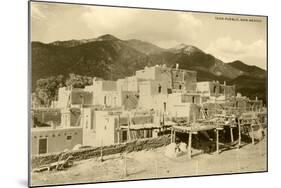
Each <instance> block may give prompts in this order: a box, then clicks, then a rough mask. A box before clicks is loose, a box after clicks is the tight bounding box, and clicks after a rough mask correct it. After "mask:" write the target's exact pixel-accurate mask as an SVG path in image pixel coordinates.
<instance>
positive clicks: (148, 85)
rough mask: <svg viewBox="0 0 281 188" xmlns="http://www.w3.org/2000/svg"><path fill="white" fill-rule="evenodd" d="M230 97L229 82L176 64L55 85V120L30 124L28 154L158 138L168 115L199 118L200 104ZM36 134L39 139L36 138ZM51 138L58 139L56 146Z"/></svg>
mask: <svg viewBox="0 0 281 188" xmlns="http://www.w3.org/2000/svg"><path fill="white" fill-rule="evenodd" d="M233 96H235V87H234V86H227V85H226V84H225V83H224V84H220V83H218V82H197V73H196V72H195V71H189V70H183V69H179V68H178V65H177V66H176V68H169V67H167V66H166V65H162V66H159V65H156V66H153V67H145V68H144V69H143V70H138V71H136V73H135V75H133V76H130V77H126V78H124V79H118V80H116V81H112V80H102V79H96V78H94V79H93V84H92V85H90V86H86V87H85V88H84V89H77V88H72V87H64V88H60V89H59V94H58V101H56V102H54V103H53V104H56V105H55V106H54V107H55V108H56V109H59V113H60V125H59V126H50V127H47V128H46V127H45V128H38V127H37V128H34V129H33V130H32V144H33V145H34V148H38V149H37V150H36V149H34V152H32V153H33V154H42V153H46V152H57V151H59V150H60V151H62V150H64V149H72V148H73V147H74V146H75V145H77V144H82V145H92V146H99V145H110V144H117V143H121V142H126V141H128V140H131V139H140V138H150V137H157V135H158V132H159V131H161V130H163V129H165V127H167V126H171V125H172V124H173V121H172V120H173V119H176V118H183V119H185V120H186V121H194V120H196V119H197V118H200V105H201V104H202V103H205V102H212V101H214V100H213V99H214V98H215V99H217V98H219V97H220V99H221V98H222V97H223V100H226V99H227V98H229V97H233ZM53 135H55V136H53ZM70 136H71V137H70ZM35 137H36V138H35ZM46 137H47V139H45V138H46ZM40 138H42V139H43V138H44V140H42V141H40V140H39V141H38V139H40ZM36 139H37V140H36ZM56 139H60V140H56ZM56 141H59V142H60V144H58V145H55V144H54V143H55V142H56ZM46 148H47V149H46Z"/></svg>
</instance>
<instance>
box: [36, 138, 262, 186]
mask: <svg viewBox="0 0 281 188" xmlns="http://www.w3.org/2000/svg"><path fill="white" fill-rule="evenodd" d="M164 151H165V148H164V147H162V148H158V149H154V150H150V151H140V152H133V153H129V154H127V176H125V168H124V166H125V165H124V159H123V158H122V157H121V155H120V154H117V155H111V156H106V157H105V158H104V159H105V161H104V162H100V161H99V160H98V159H94V158H93V159H89V160H84V161H79V162H76V163H75V165H74V166H73V167H71V168H69V169H67V170H65V171H54V172H42V173H32V184H33V185H34V186H35V185H53V184H63V183H67V184H69V183H85V182H102V181H118V180H126V179H148V178H161V177H178V176H194V175H206V174H222V173H235V172H255V171H265V170H267V166H266V165H267V163H266V162H267V159H266V141H265V140H262V141H261V142H259V143H257V144H256V145H251V144H248V145H245V146H244V147H242V148H240V149H239V150H237V149H232V150H227V151H224V152H222V153H220V154H213V155H210V154H200V155H197V156H193V158H192V159H191V160H189V159H187V156H186V155H183V156H181V157H179V158H177V159H170V158H167V157H166V156H165V155H164Z"/></svg>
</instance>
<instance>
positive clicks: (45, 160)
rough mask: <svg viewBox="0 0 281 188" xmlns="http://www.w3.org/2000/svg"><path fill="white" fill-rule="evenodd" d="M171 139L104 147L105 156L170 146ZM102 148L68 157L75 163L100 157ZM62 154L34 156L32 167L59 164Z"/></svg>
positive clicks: (69, 153)
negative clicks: (71, 157)
mask: <svg viewBox="0 0 281 188" xmlns="http://www.w3.org/2000/svg"><path fill="white" fill-rule="evenodd" d="M170 142H171V139H170V136H169V135H164V136H161V137H158V138H147V139H140V140H135V141H131V142H128V143H122V144H117V145H111V146H105V147H103V155H104V156H105V155H112V154H117V153H122V152H124V151H127V152H133V151H140V150H145V149H146V150H147V149H154V148H158V147H161V146H166V145H168V144H170ZM100 151H101V148H100V147H95V148H89V149H80V150H76V151H69V152H68V153H67V154H66V155H72V156H73V158H74V160H75V161H79V160H85V159H90V158H94V157H100ZM59 156H60V153H54V154H45V155H39V156H32V159H31V165H32V168H38V167H40V166H42V165H47V164H50V163H53V162H57V161H58V158H59Z"/></svg>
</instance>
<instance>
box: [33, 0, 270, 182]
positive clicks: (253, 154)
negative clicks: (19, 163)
mask: <svg viewBox="0 0 281 188" xmlns="http://www.w3.org/2000/svg"><path fill="white" fill-rule="evenodd" d="M183 9H188V7H186V8H183ZM28 11H29V12H28V13H29V41H28V43H29V99H30V100H29V102H30V104H29V109H28V113H29V184H30V185H29V186H31V187H38V186H53V185H73V184H85V183H102V182H119V181H132V180H149V179H163V178H178V177H194V176H206V175H222V174H242V173H254V172H255V173H256V172H267V171H268V152H267V151H268V149H267V148H268V134H267V132H268V131H267V127H268V126H267V122H268V118H267V117H268V116H267V112H268V108H267V106H268V73H267V69H268V63H267V60H268V57H267V48H268V46H267V44H268V41H267V39H268V37H267V35H268V34H267V29H268V17H267V16H264V15H245V14H241V15H240V14H231V13H218V12H199V11H198V12H196V11H188V10H168V9H156V8H154V9H152V8H137V7H121V6H104V5H91V4H78V3H77V4H75V3H67V2H65V3H58V2H40V1H30V2H29V10H28Z"/></svg>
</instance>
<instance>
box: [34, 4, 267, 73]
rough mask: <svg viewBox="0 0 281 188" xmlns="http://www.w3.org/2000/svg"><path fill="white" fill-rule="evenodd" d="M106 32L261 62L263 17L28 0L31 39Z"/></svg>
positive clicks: (49, 39)
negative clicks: (185, 45) (182, 45)
mask: <svg viewBox="0 0 281 188" xmlns="http://www.w3.org/2000/svg"><path fill="white" fill-rule="evenodd" d="M104 34H111V35H114V36H116V37H117V38H119V39H122V40H127V39H139V40H143V41H147V42H151V43H153V44H156V45H158V46H160V47H162V48H172V47H174V46H176V45H179V44H181V43H185V44H188V45H194V46H196V47H198V48H200V49H201V50H203V51H205V52H206V53H211V54H212V55H214V56H216V57H217V58H219V59H221V60H223V61H224V62H230V61H234V60H241V61H243V62H244V63H246V64H249V65H256V66H258V67H261V68H263V69H265V68H266V48H267V46H266V43H267V41H266V35H267V33H266V18H265V17H254V16H237V15H236V16H235V15H225V14H210V13H194V12H193V13H191V12H178V11H159V10H147V9H146V10H144V9H130V8H113V7H103V6H86V5H73V4H54V3H42V2H31V40H32V41H41V42H44V43H49V42H53V41H56V40H61V41H62V40H71V39H90V38H96V37H99V36H100V35H104Z"/></svg>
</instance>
